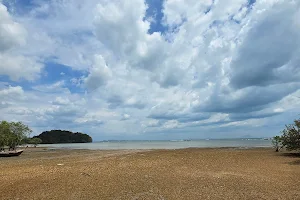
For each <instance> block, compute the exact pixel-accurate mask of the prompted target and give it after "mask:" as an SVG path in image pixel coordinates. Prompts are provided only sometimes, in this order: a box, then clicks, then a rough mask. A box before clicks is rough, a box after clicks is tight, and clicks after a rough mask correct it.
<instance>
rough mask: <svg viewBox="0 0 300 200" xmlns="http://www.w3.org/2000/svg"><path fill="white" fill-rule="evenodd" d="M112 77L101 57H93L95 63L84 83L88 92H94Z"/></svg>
mask: <svg viewBox="0 0 300 200" xmlns="http://www.w3.org/2000/svg"><path fill="white" fill-rule="evenodd" d="M111 76H112V73H111V70H110V69H109V68H108V66H107V65H106V63H105V60H104V58H103V57H102V56H101V55H96V56H95V63H94V65H93V66H92V68H91V69H90V74H89V75H88V77H86V78H85V80H84V82H85V85H86V87H87V88H88V89H89V90H95V89H97V88H98V87H100V86H102V85H105V84H106V82H107V81H108V80H109V78H110V77H111Z"/></svg>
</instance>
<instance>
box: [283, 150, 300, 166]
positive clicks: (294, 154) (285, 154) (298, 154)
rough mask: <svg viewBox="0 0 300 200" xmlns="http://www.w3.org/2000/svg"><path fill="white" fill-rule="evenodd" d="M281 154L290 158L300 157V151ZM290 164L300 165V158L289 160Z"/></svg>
mask: <svg viewBox="0 0 300 200" xmlns="http://www.w3.org/2000/svg"><path fill="white" fill-rule="evenodd" d="M280 155H281V156H285V157H290V158H300V153H281V154H280ZM288 164H290V165H300V160H299V159H297V160H294V161H292V162H288Z"/></svg>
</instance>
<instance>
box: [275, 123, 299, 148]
mask: <svg viewBox="0 0 300 200" xmlns="http://www.w3.org/2000/svg"><path fill="white" fill-rule="evenodd" d="M280 139H281V142H282V145H283V146H285V147H286V149H287V150H288V151H292V150H300V119H298V120H295V121H294V124H290V125H286V128H285V129H284V130H283V131H282V136H281V137H280Z"/></svg>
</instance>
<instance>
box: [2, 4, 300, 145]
mask: <svg viewBox="0 0 300 200" xmlns="http://www.w3.org/2000/svg"><path fill="white" fill-rule="evenodd" d="M299 18H300V3H298V2H296V1H292V0H288V1H284V0H269V1H255V0H229V1H226V2H225V1H213V0H207V1H196V0H189V1H180V0H179V1H178V0H177V1H175V0H165V1H160V0H147V1H143V0H133V1H117V0H116V1H114V0H113V1H102V0H90V1H75V0H64V1H60V0H13V1H9V0H0V35H1V38H0V111H1V117H0V120H9V121H23V122H24V123H26V124H28V125H29V126H30V127H31V128H32V129H33V131H34V132H33V134H34V135H36V134H39V133H40V132H42V131H44V130H51V129H69V130H71V131H82V132H85V133H88V134H90V135H91V136H92V137H93V138H94V140H107V139H190V138H194V139H199V138H234V137H243V136H245V135H251V136H253V137H270V136H273V135H276V134H278V133H279V132H280V130H282V129H283V128H284V124H288V123H292V121H293V119H296V118H299V113H300V101H299V98H297V97H300V82H299V80H300V70H299V69H300V66H299V58H298V56H297V55H299V53H300V31H299V30H300V23H299V20H298V19H299Z"/></svg>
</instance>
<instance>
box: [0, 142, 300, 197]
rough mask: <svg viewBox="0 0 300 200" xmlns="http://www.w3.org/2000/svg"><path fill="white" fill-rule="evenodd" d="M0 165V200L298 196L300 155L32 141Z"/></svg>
mask: <svg viewBox="0 0 300 200" xmlns="http://www.w3.org/2000/svg"><path fill="white" fill-rule="evenodd" d="M0 168H1V171H0V199H65V200H66V199H118V200H119V199H149V200H150V199H151V200H152V199H300V190H299V185H300V156H295V155H294V154H284V153H276V152H274V151H273V150H272V149H232V148H224V149H194V148H191V149H179V150H146V151H145V150H141V151H138V150H115V151H99V150H49V149H43V148H32V149H27V150H26V151H25V152H24V153H23V154H22V155H21V156H19V157H12V158H0Z"/></svg>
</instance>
